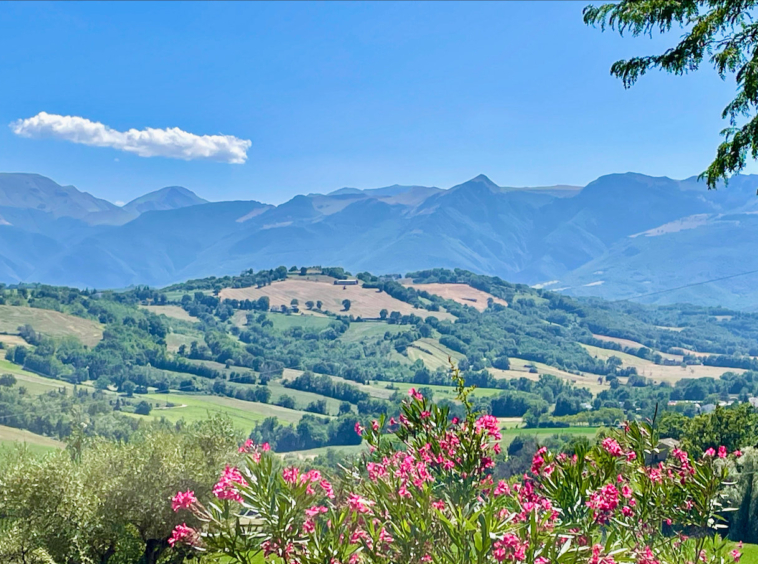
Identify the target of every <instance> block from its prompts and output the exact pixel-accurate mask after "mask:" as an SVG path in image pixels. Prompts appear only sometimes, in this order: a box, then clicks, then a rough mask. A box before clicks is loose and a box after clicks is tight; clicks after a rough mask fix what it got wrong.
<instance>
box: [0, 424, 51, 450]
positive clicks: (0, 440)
mask: <svg viewBox="0 0 758 564" xmlns="http://www.w3.org/2000/svg"><path fill="white" fill-rule="evenodd" d="M18 445H26V447H27V448H28V449H29V450H30V451H32V452H35V453H39V454H45V453H48V452H51V451H54V450H58V449H61V448H64V447H65V446H66V445H65V444H63V443H62V442H60V441H56V440H55V439H51V438H50V437H45V436H42V435H37V434H35V433H31V432H29V431H25V430H23V429H16V428H15V427H6V426H5V425H0V456H2V452H3V450H5V449H10V448H14V447H16V446H18Z"/></svg>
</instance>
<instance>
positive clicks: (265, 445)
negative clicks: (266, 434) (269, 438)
mask: <svg viewBox="0 0 758 564" xmlns="http://www.w3.org/2000/svg"><path fill="white" fill-rule="evenodd" d="M261 450H262V451H263V452H268V451H270V450H271V445H270V444H268V443H263V444H262V445H261Z"/></svg>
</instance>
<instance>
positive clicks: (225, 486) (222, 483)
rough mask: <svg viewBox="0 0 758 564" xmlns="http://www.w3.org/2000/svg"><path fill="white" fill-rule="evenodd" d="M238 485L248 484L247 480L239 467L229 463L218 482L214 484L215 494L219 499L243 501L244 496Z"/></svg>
mask: <svg viewBox="0 0 758 564" xmlns="http://www.w3.org/2000/svg"><path fill="white" fill-rule="evenodd" d="M236 485H240V486H247V482H246V481H245V479H244V478H243V477H242V474H240V471H239V470H238V469H237V468H235V467H233V466H229V465H227V466H226V468H225V469H224V473H223V474H222V475H221V478H220V479H219V481H218V483H217V484H216V485H215V486H213V495H215V496H216V497H217V498H218V499H228V500H231V501H236V502H238V503H241V502H242V496H241V495H240V493H239V490H238V489H237V487H236Z"/></svg>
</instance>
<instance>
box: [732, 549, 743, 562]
mask: <svg viewBox="0 0 758 564" xmlns="http://www.w3.org/2000/svg"><path fill="white" fill-rule="evenodd" d="M729 554H730V555H731V557H732V558H734V561H735V562H739V561H740V558H742V553H741V552H740V551H739V550H737V549H734V550H732V551H731V552H730V553H729Z"/></svg>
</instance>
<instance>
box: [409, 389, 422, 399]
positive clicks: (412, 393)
mask: <svg viewBox="0 0 758 564" xmlns="http://www.w3.org/2000/svg"><path fill="white" fill-rule="evenodd" d="M408 395H409V396H410V397H412V398H413V399H415V400H418V401H423V400H424V396H423V394H421V393H419V392H417V391H416V388H411V389H410V390H408Z"/></svg>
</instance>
